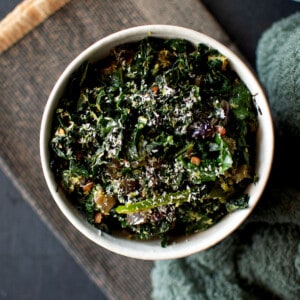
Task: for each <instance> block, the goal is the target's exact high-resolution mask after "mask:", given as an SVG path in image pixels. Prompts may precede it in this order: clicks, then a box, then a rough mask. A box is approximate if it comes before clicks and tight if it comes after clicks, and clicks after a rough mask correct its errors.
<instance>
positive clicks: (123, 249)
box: [40, 24, 274, 260]
mask: <svg viewBox="0 0 300 300" xmlns="http://www.w3.org/2000/svg"><path fill="white" fill-rule="evenodd" d="M149 35H151V36H153V37H161V38H166V39H168V38H175V37H179V38H184V39H187V40H189V41H191V42H192V43H194V44H197V43H200V42H201V43H204V44H207V45H208V46H210V47H213V48H215V49H217V50H219V52H221V53H222V54H223V55H225V56H226V57H227V58H228V60H229V61H230V63H231V65H232V66H233V68H234V69H235V70H236V72H237V73H238V75H239V76H240V78H241V79H242V80H243V81H244V82H245V84H246V85H247V87H248V88H249V89H250V91H251V92H252V94H253V95H254V97H255V100H256V102H257V104H258V106H259V111H261V112H262V113H263V114H264V115H263V117H262V116H260V115H259V116H258V117H259V118H260V120H261V121H260V124H261V123H262V125H263V127H262V128H261V126H260V128H259V132H258V134H257V142H259V143H258V144H259V150H258V153H259V154H261V153H263V154H262V156H260V155H259V156H258V159H259V161H258V162H257V165H258V166H259V167H260V166H261V164H263V166H264V168H259V171H260V177H261V178H260V179H259V181H258V183H257V184H256V186H255V188H254V185H253V184H252V185H251V187H249V188H248V190H249V191H250V190H251V191H253V194H251V197H250V202H249V207H248V208H246V209H243V210H238V211H235V212H234V213H231V214H229V215H227V216H225V217H224V218H223V219H222V220H221V221H219V222H218V223H217V224H215V225H213V226H212V227H210V228H208V229H207V230H205V231H203V232H199V233H195V234H192V235H189V236H187V237H182V238H179V239H178V242H175V243H173V244H171V245H169V246H167V247H166V248H163V247H161V246H160V241H136V240H126V239H122V240H120V239H119V238H118V237H116V236H112V235H109V234H106V233H104V232H101V231H100V230H98V229H96V228H95V227H93V226H92V225H91V224H89V223H88V222H87V221H86V220H84V219H83V218H82V217H81V216H80V215H79V213H78V211H77V209H76V208H75V207H73V206H72V205H71V203H69V202H68V201H67V199H66V197H65V196H64V194H63V193H62V191H60V189H57V183H56V182H55V179H54V176H53V173H52V171H51V169H50V164H49V151H48V143H49V138H50V130H51V121H52V116H53V112H54V109H55V107H56V105H57V103H58V101H59V98H60V97H61V95H62V91H63V89H64V87H65V86H66V84H67V82H68V79H69V77H70V75H71V74H72V73H73V72H74V71H75V70H76V69H77V68H78V67H79V66H80V65H81V63H82V62H83V61H85V60H86V59H87V57H93V58H92V59H90V61H91V62H94V61H97V60H99V59H101V58H103V57H105V56H106V55H107V54H108V52H109V50H110V49H111V48H113V47H114V46H117V45H120V44H123V43H128V42H133V41H138V40H141V39H142V38H143V37H146V36H149ZM99 49H100V50H99ZM100 54H101V55H100ZM237 67H238V69H237ZM266 132H268V135H266ZM263 134H264V135H263ZM261 142H262V143H263V144H262V145H261ZM265 147H268V149H265ZM273 156H274V128H273V122H272V116H271V112H270V108H269V105H268V102H267V99H266V96H265V94H264V91H263V89H262V87H261V85H260V83H259V81H258V80H257V78H256V76H255V75H254V73H253V71H252V70H251V69H250V68H249V66H248V64H246V63H245V62H244V61H243V60H242V59H241V58H240V57H239V56H238V55H237V54H236V53H234V52H233V51H232V50H230V49H229V48H228V47H226V46H225V45H223V44H222V43H220V42H219V41H217V40H215V39H214V38H212V37H210V36H207V35H206V34H203V33H201V32H198V31H195V30H193V29H190V28H186V27H181V26H174V25H160V24H155V25H142V26H136V27H131V28H127V29H123V30H121V31H118V32H115V33H112V34H110V35H108V36H106V37H103V38H102V39H100V40H98V41H97V42H95V43H94V44H92V45H91V46H89V47H88V48H86V49H85V50H84V51H82V52H81V53H80V54H79V55H78V56H76V57H75V58H74V59H73V60H72V61H71V62H70V63H69V65H68V66H67V67H66V68H65V69H64V71H63V72H62V74H61V75H60V76H59V78H58V80H57V81H56V83H55V85H54V87H53V89H52V91H51V93H50V95H49V97H48V100H47V103H46V105H45V108H44V112H43V116H42V121H41V127H40V159H41V166H42V170H43V174H44V178H45V181H46V184H47V186H48V189H49V191H50V193H51V195H52V198H53V199H54V201H55V202H56V204H57V206H58V207H59V209H60V210H61V212H62V213H63V215H64V216H65V217H66V218H67V219H68V221H69V222H70V223H71V224H73V226H74V227H75V228H76V229H77V230H78V231H80V232H81V233H82V234H83V235H84V236H86V237H87V238H88V239H90V240H91V241H93V242H94V243H96V244H97V245H99V246H102V247H103V248H105V249H107V250H110V251H112V252H114V253H117V254H120V255H124V256H127V257H131V258H137V259H143V260H162V259H175V258H180V257H185V256H188V255H191V254H194V253H197V252H200V251H203V250H206V249H208V248H210V247H212V246H214V245H216V244H217V243H219V242H220V241H222V240H223V239H225V238H226V237H227V236H228V235H230V234H231V233H232V232H233V231H235V230H236V229H237V228H238V227H239V226H240V225H241V224H242V223H243V222H244V221H245V220H246V218H247V217H248V216H249V215H250V214H251V212H252V211H253V209H254V207H255V206H256V204H257V202H258V201H259V199H260V197H261V195H262V193H263V191H264V189H265V186H266V184H267V181H268V179H269V175H270V172H271V167H272V162H273Z"/></svg>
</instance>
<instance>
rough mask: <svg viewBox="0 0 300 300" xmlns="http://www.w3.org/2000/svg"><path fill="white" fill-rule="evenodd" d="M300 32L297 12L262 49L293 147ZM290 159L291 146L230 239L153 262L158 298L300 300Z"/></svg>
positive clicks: (274, 101)
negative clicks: (252, 207) (185, 255)
mask: <svg viewBox="0 0 300 300" xmlns="http://www.w3.org/2000/svg"><path fill="white" fill-rule="evenodd" d="M299 25H300V14H299V13H296V14H293V15H291V16H289V17H287V18H285V19H283V20H280V21H278V22H276V23H274V24H273V26H272V27H271V28H269V29H268V30H266V31H265V32H264V33H263V35H262V36H261V38H260V40H259V42H258V45H257V72H258V76H259V78H260V80H261V82H262V84H263V85H264V87H265V89H266V93H267V95H268V97H269V101H270V106H271V110H272V112H273V114H274V123H275V124H274V125H275V128H276V132H277V143H278V144H281V143H282V141H283V140H285V139H286V137H290V138H291V139H293V142H294V140H295V139H298V138H299V133H300V123H299V120H300V85H299V83H300V82H299V80H300V64H299V62H300V44H299V41H300V26H299ZM285 145H289V146H293V147H294V148H295V147H296V146H295V145H293V144H292V143H290V144H285ZM276 147H277V145H276ZM294 153H296V151H294ZM290 156H291V155H290V148H287V147H281V149H280V151H279V152H277V153H276V155H275V160H276V161H279V162H278V163H276V164H275V165H276V166H275V167H274V168H273V170H272V174H271V179H270V181H269V184H268V187H267V189H266V191H265V193H264V195H263V197H262V199H261V201H260V203H259V205H258V206H257V207H256V209H255V210H254V212H253V214H252V215H251V216H250V217H249V218H248V220H247V221H246V222H245V223H244V224H243V225H242V226H241V227H240V228H239V229H238V230H236V231H235V232H234V233H233V234H232V235H230V236H229V237H227V238H226V239H225V240H224V241H222V242H221V243H219V244H217V245H216V246H214V247H213V248H211V249H209V250H206V251H203V252H200V253H197V254H194V255H191V256H189V257H186V258H182V259H177V260H167V261H157V262H155V265H154V267H153V269H152V274H151V276H152V277H151V278H152V296H153V299H156V300H159V299H300V189H299V187H298V186H297V185H294V184H293V183H294V180H295V178H294V177H295V176H297V170H296V171H295V172H286V173H285V174H284V177H285V180H282V179H281V177H282V171H283V170H284V171H287V170H288V169H292V168H297V169H298V170H299V168H298V166H297V164H298V165H299V162H298V163H297V161H299V159H298V157H297V156H295V157H296V158H295V157H292V159H293V160H295V161H296V163H294V164H290V165H289V166H288V168H286V167H285V165H286V163H290V162H291V161H288V160H287V159H286V157H290ZM280 183H281V184H280ZM298 185H299V183H298Z"/></svg>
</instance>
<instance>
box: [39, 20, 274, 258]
mask: <svg viewBox="0 0 300 300" xmlns="http://www.w3.org/2000/svg"><path fill="white" fill-rule="evenodd" d="M272 130H273V128H272V122H271V117H270V112H269V108H268V104H267V102H266V100H265V98H264V95H263V92H262V90H261V89H260V86H259V84H258V83H257V81H256V80H255V77H254V76H253V75H252V73H251V71H250V70H249V69H248V68H247V67H246V65H244V64H243V63H242V62H241V61H240V60H239V59H238V58H237V57H236V56H235V54H233V53H232V52H231V51H230V50H228V49H227V48H226V47H225V46H223V45H221V44H219V43H218V42H216V41H214V40H213V39H211V38H209V37H206V36H205V35H202V34H200V33H197V32H195V31H193V30H190V29H185V28H181V27H176V26H168V25H165V26H163V25H149V26H141V27H136V28H132V29H128V30H124V31H121V32H119V33H116V34H113V35H111V36H108V37H107V38H104V39H103V40H101V41H99V42H98V43H96V44H94V45H92V46H91V47H90V48H88V49H87V50H86V51H84V52H83V53H82V54H81V55H79V57H77V58H76V59H75V60H74V61H73V62H72V63H71V64H70V65H69V67H68V68H67V69H66V71H65V72H64V73H63V74H62V76H61V78H60V79H59V80H58V83H57V84H56V86H55V87H54V89H53V91H52V94H51V95H50V98H49V101H48V103H47V106H46V109H45V112H44V117H43V122H42V129H41V156H42V165H43V169H44V174H45V178H46V181H47V183H48V186H49V188H50V191H51V193H52V195H53V197H54V199H55V200H56V202H57V204H58V205H59V207H60V208H61V210H62V211H63V212H64V214H65V215H66V217H67V218H68V219H69V220H70V221H71V222H72V223H73V224H74V226H75V227H76V228H77V229H79V231H81V232H82V233H83V234H85V235H86V236H87V237H89V238H90V239H91V240H93V241H94V242H95V243H97V244H99V245H101V246H103V247H105V248H107V249H109V250H112V251H113V252H117V253H119V254H124V255H127V256H131V257H136V258H142V259H164V258H176V257H181V256H185V255H188V254H191V253H194V252H197V251H200V250H203V249H206V248H207V247H209V246H212V245H214V244H215V243H217V242H218V241H220V240H221V239H222V238H224V237H225V236H226V235H228V234H230V232H232V231H233V230H234V229H236V228H237V227H238V226H239V224H240V223H241V222H242V221H243V220H244V219H245V218H246V217H247V216H248V215H249V213H250V212H251V211H252V209H253V207H254V206H255V204H256V202H257V201H258V199H259V196H260V195H261V193H262V191H263V188H264V186H265V184H266V181H267V178H268V175H269V171H270V166H271V161H272V155H273V131H272ZM239 212H240V213H239Z"/></svg>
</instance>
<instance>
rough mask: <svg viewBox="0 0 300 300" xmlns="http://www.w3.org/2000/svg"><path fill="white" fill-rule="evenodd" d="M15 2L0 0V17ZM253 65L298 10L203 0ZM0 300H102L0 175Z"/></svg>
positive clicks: (284, 3) (276, 2)
mask: <svg viewBox="0 0 300 300" xmlns="http://www.w3.org/2000/svg"><path fill="white" fill-rule="evenodd" d="M18 2H20V1H16V0H14V1H13V0H0V18H3V17H4V16H5V15H6V13H7V12H8V11H10V10H11V9H13V7H15V5H16V4H17V3H18ZM203 2H204V3H205V4H206V5H207V7H208V8H209V9H210V10H211V12H212V13H213V14H214V15H215V16H216V18H217V19H218V20H219V22H220V23H221V24H223V26H224V28H225V29H226V31H227V32H228V33H229V34H230V36H231V37H232V39H233V40H234V42H235V43H236V44H237V45H238V47H239V48H240V50H241V51H242V53H243V54H244V55H245V56H246V57H247V58H248V59H249V61H250V62H251V63H252V65H253V66H254V63H255V49H256V45H257V41H258V38H259V37H260V35H261V33H262V32H263V31H264V30H265V29H267V28H268V27H269V26H270V25H271V24H272V22H274V21H276V20H279V19H281V18H282V17H284V16H287V15H290V14H291V13H293V12H295V11H296V10H299V8H300V4H299V3H296V2H292V1H290V0H264V1H260V0H244V1H241V0H230V1H227V0H204V1H203ZM0 203H1V209H0V299H31V300H35V299H43V300H45V299H74V300H77V299H78V300H80V299H104V296H103V295H102V293H101V291H99V289H98V288H97V287H96V286H95V285H94V284H93V283H92V282H91V281H90V280H89V278H88V276H87V274H85V272H84V271H83V270H82V269H81V268H80V267H79V266H78V265H77V264H76V262H75V261H74V260H73V258H72V257H71V256H70V255H69V254H68V253H67V251H66V250H65V249H64V248H63V247H62V245H61V244H60V243H59V241H57V239H56V238H55V237H54V236H53V234H52V233H51V232H50V231H49V230H48V228H47V227H46V226H45V225H44V224H43V223H42V222H41V221H40V219H39V217H38V216H37V215H36V214H35V213H34V212H33V210H32V209H31V207H30V206H29V205H28V204H27V203H26V202H25V201H24V200H23V199H22V197H21V196H20V194H19V193H18V192H17V191H16V189H15V188H14V187H13V186H12V184H11V183H10V181H9V179H8V178H7V177H6V176H5V175H4V174H3V172H2V171H0Z"/></svg>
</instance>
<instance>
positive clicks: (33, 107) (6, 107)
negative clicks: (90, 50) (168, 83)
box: [0, 0, 232, 300]
mask: <svg viewBox="0 0 300 300" xmlns="http://www.w3.org/2000/svg"><path fill="white" fill-rule="evenodd" d="M154 23H163V24H175V25H181V26H185V27H189V28H192V29H196V30H198V31H202V32H204V33H207V34H209V35H211V36H212V37H214V38H216V39H218V40H219V41H221V42H223V43H225V44H227V45H229V46H232V45H230V41H229V38H228V37H227V36H226V34H224V32H223V31H222V29H221V28H220V27H219V25H218V24H217V23H216V22H215V20H214V19H213V17H212V16H211V15H210V14H209V13H208V11H207V10H206V9H205V7H204V6H203V5H202V3H201V2H200V1H198V0H186V1H181V0H168V1H160V0H151V1H148V0H133V1H122V0H101V1H99V0H85V1H82V0H72V1H70V2H69V3H68V4H66V5H65V6H64V7H63V8H61V9H60V10H58V11H57V12H55V13H54V14H53V15H52V16H50V17H49V18H47V19H46V20H45V21H44V22H42V23H41V24H40V25H39V26H38V27H36V28H35V29H34V30H32V31H30V32H29V33H27V34H26V35H25V37H23V38H22V39H21V40H19V41H18V42H17V43H15V44H14V45H13V46H12V47H10V48H9V49H8V50H6V51H5V52H4V53H2V54H1V56H0V66H1V69H0V70H1V72H0V87H1V96H0V165H1V167H2V168H3V169H4V171H5V172H6V174H8V176H9V177H10V178H11V180H12V181H13V182H14V184H15V185H16V186H17V188H18V189H19V190H20V192H21V193H22V195H23V197H24V199H25V200H26V201H28V202H29V204H30V205H31V206H32V207H33V208H34V209H35V211H36V212H37V214H38V215H39V216H40V217H41V219H42V220H43V221H44V222H45V223H46V224H47V225H48V226H49V228H50V230H52V231H53V232H54V233H55V235H56V236H57V238H58V239H59V240H60V241H61V242H62V244H63V245H64V246H65V247H66V248H67V250H68V251H69V252H70V253H71V254H72V255H73V256H74V257H75V259H76V261H77V262H78V263H79V264H80V265H81V266H82V268H83V269H84V270H86V272H87V273H88V274H89V276H90V277H91V279H92V280H94V282H95V283H96V284H97V285H98V286H99V287H101V289H102V290H103V291H104V292H105V293H106V295H107V296H108V298H110V299H130V300H131V299H149V298H150V297H151V281H150V272H151V268H152V262H149V261H141V260H135V259H129V258H125V257H121V256H119V255H116V254H112V253H110V252H108V251H107V250H104V249H102V248H100V247H99V246H96V245H95V244H94V243H92V242H90V241H89V240H88V239H86V238H85V237H84V236H82V235H81V234H80V233H78V232H77V231H76V230H75V229H74V228H73V226H72V225H71V224H70V223H69V222H68V221H66V220H65V218H64V217H63V215H62V214H61V212H60V211H59V209H58V208H57V207H56V204H55V203H54V201H53V200H52V198H51V196H50V193H49V192H48V189H47V187H46V184H45V181H44V179H43V174H42V170H41V166H40V156H39V129H40V122H41V117H42V113H43V109H44V106H45V104H46V101H47V97H48V95H49V93H50V91H51V89H52V87H53V85H54V83H55V81H56V80H57V78H58V76H59V75H60V74H61V72H62V71H63V70H64V68H65V67H66V66H67V64H68V63H69V62H70V61H71V60H72V59H73V58H74V57H75V56H76V55H77V54H79V53H80V52H81V51H82V50H83V49H85V48H86V47H88V46H89V45H90V44H92V43H94V42H95V41H97V40H98V39H100V38H102V37H104V36H106V35H108V34H110V33H112V32H115V31H117V30H120V29H124V28H128V27H131V26H136V25H142V24H154ZM0 29H1V28H0ZM28 230H30V228H29V229H28Z"/></svg>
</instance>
